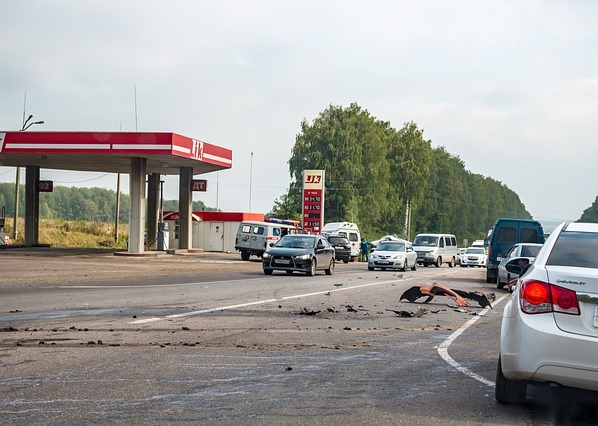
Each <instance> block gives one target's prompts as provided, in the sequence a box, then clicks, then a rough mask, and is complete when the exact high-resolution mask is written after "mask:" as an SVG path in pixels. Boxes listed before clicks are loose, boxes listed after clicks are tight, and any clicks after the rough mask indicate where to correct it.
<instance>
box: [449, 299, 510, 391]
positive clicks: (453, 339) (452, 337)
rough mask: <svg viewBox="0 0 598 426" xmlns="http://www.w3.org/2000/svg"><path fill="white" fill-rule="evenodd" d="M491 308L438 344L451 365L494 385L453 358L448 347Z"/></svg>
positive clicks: (467, 374) (484, 382) (498, 300)
mask: <svg viewBox="0 0 598 426" xmlns="http://www.w3.org/2000/svg"><path fill="white" fill-rule="evenodd" d="M509 296H510V294H505V295H503V296H502V297H500V298H498V299H497V300H495V301H494V305H498V304H499V303H500V302H502V301H503V300H504V299H506V298H507V297H509ZM490 309H491V308H490V307H487V308H484V309H483V310H482V311H480V313H479V314H478V315H476V316H475V317H473V318H472V319H470V320H469V321H467V322H466V323H465V324H463V325H462V326H461V327H460V328H459V329H458V330H456V331H455V332H454V333H453V334H451V335H450V336H449V337H447V338H446V339H445V340H444V342H442V343H441V344H440V346H438V353H439V354H440V357H441V358H442V359H443V360H444V361H446V362H447V363H448V364H449V365H451V366H453V367H455V368H456V369H457V370H459V371H460V372H462V373H463V374H465V375H466V376H469V377H471V378H472V379H475V380H477V381H479V382H482V383H483V384H485V385H488V386H491V387H494V386H495V384H494V382H493V381H491V380H488V379H486V378H485V377H482V376H480V375H478V374H476V373H474V372H473V371H471V370H470V369H468V368H467V367H463V366H462V365H461V364H459V363H458V362H457V361H455V360H454V359H453V358H451V356H450V355H449V354H448V348H449V346H450V345H451V343H453V342H454V341H455V340H456V339H457V337H459V336H460V335H461V334H463V332H464V331H465V330H467V329H468V328H469V327H471V326H472V325H473V324H474V323H475V322H476V321H477V320H479V319H480V318H481V317H483V316H484V315H486V314H487V313H488V311H490Z"/></svg>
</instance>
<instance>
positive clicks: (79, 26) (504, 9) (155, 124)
mask: <svg viewBox="0 0 598 426" xmlns="http://www.w3.org/2000/svg"><path fill="white" fill-rule="evenodd" d="M0 10H2V13H1V14H0V131H4V130H8V131H10V130H19V129H20V128H21V125H22V122H23V117H24V113H25V115H27V116H28V115H29V114H33V115H34V120H43V121H44V124H43V125H36V126H34V127H33V128H31V130H36V131H42V130H47V131H119V130H122V131H135V130H138V131H148V132H151V131H160V132H174V133H179V134H182V135H185V136H189V137H192V138H196V139H200V140H203V141H206V142H209V143H212V144H215V145H219V146H222V147H226V148H229V149H231V150H232V151H233V167H232V169H230V170H226V171H220V172H217V173H216V172H215V173H210V174H207V175H201V176H196V178H205V179H207V180H208V191H207V192H205V193H194V200H201V201H203V202H204V203H205V204H206V205H207V206H210V207H217V208H219V209H221V210H224V211H252V212H259V213H267V212H268V211H270V210H271V209H272V207H273V205H274V200H275V199H279V198H280V197H281V196H282V195H283V194H285V193H286V192H287V190H288V187H289V183H290V175H289V168H288V160H289V159H290V157H291V150H292V148H293V146H294V144H295V140H296V137H297V135H298V134H299V133H300V124H301V122H302V120H306V121H307V122H309V123H311V122H313V120H314V119H316V118H317V117H318V116H319V115H320V113H321V112H322V111H324V110H325V109H327V108H328V107H329V106H331V105H334V106H341V107H348V106H349V105H350V104H351V103H352V102H355V103H357V104H358V105H359V106H360V107H361V108H362V109H365V110H367V111H368V112H369V113H370V114H371V115H372V116H374V117H375V118H377V119H379V120H383V121H388V122H390V123H391V126H392V127H394V128H396V129H400V128H401V127H403V125H404V124H405V123H407V122H411V121H413V122H414V123H415V124H416V125H417V126H418V128H420V129H422V130H423V132H424V133H423V134H424V138H425V139H428V140H430V141H431V143H432V146H433V147H439V146H443V147H444V148H445V149H446V150H447V151H448V152H449V153H451V154H452V155H455V156H457V157H459V158H460V159H461V160H462V161H463V163H464V165H465V168H466V169H467V170H469V171H471V172H472V173H477V174H481V175H484V176H486V177H490V178H493V179H495V180H497V181H500V182H502V183H503V184H505V185H506V186H508V187H509V188H510V189H511V190H513V191H514V192H516V193H517V194H518V195H519V197H520V199H521V201H522V202H523V204H524V205H525V207H526V208H527V210H528V211H529V212H530V213H531V214H532V216H533V217H534V218H536V219H539V220H557V221H559V220H577V219H579V217H580V216H581V214H582V213H583V211H584V210H585V209H586V208H588V207H590V206H591V204H592V203H593V202H594V200H595V198H596V196H597V195H598V185H597V182H598V167H597V166H596V159H597V158H598V144H597V143H596V138H597V136H596V135H597V134H598V54H597V52H598V25H596V19H595V17H596V16H598V2H595V1H590V0H562V1H551V0H544V1H532V0H516V1H498V0H497V1H474V0H469V1H464V0H453V1H450V2H447V1H438V0H436V1H435V0H431V1H425V2H414V1H394V0H388V1H385V0H368V1H365V0H364V1H355V0H338V1H336V0H334V1H333V0H331V1H326V0H304V1H301V2H297V1H295V2H291V1H283V0H276V1H262V0H254V1H246V0H178V1H176V2H165V1H155V0H128V1H116V0H102V1H96V0H86V1H80V0H69V1H67V0H53V1H51V2H49V1H46V0H28V1H19V2H16V1H12V0H0ZM21 175H22V179H23V180H22V182H23V183H24V177H23V175H24V173H22V174H21ZM40 178H41V179H48V180H53V181H54V185H55V186H56V185H61V186H80V187H81V186H83V187H85V186H87V187H104V188H108V189H112V190H116V181H117V177H116V175H115V174H110V173H85V172H64V171H54V170H47V169H42V170H41V173H40ZM163 180H164V182H165V183H164V197H165V198H166V199H177V198H178V176H165V177H164V178H163ZM14 181H15V169H14V168H9V167H0V182H14ZM121 191H123V192H125V193H128V177H127V176H123V177H122V179H121ZM474 208H475V207H474Z"/></svg>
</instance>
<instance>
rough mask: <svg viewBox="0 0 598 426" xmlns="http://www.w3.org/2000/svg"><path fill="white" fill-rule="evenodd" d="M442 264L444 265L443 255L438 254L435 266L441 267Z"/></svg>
mask: <svg viewBox="0 0 598 426" xmlns="http://www.w3.org/2000/svg"><path fill="white" fill-rule="evenodd" d="M441 265H442V257H440V256H438V258H437V259H436V262H434V266H436V267H437V268H440V266H441Z"/></svg>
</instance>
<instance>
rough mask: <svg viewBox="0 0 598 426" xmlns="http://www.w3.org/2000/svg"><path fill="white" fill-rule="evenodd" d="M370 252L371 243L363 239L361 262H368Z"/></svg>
mask: <svg viewBox="0 0 598 426" xmlns="http://www.w3.org/2000/svg"><path fill="white" fill-rule="evenodd" d="M369 251H370V243H369V241H368V240H366V239H365V238H362V239H361V261H362V262H367V261H368V255H369Z"/></svg>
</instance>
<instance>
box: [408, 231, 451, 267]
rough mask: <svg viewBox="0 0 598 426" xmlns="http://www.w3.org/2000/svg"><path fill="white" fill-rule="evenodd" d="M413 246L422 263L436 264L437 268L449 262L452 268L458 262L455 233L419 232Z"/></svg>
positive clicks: (419, 261) (427, 264)
mask: <svg viewBox="0 0 598 426" xmlns="http://www.w3.org/2000/svg"><path fill="white" fill-rule="evenodd" d="M413 248H414V250H415V252H416V253H417V262H418V263H419V264H420V265H424V266H429V265H434V266H436V267H437V268H438V267H440V266H441V265H442V264H443V263H448V266H449V267H450V268H452V267H453V266H455V265H456V264H457V253H458V252H459V249H458V248H457V238H455V236H454V235H453V234H417V235H416V236H415V238H414V239H413Z"/></svg>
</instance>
